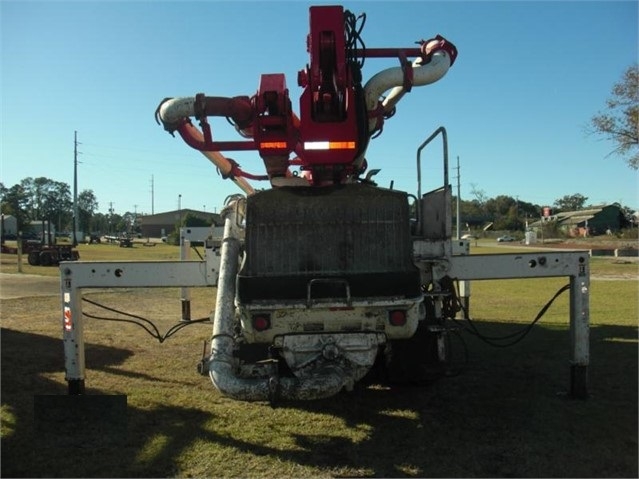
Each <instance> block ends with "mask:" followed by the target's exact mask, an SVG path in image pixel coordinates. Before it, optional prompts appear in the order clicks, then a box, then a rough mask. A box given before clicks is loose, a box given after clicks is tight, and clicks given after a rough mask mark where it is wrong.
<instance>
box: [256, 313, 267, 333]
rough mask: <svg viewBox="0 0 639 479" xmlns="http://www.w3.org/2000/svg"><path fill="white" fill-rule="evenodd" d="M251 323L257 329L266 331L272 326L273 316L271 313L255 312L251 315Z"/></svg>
mask: <svg viewBox="0 0 639 479" xmlns="http://www.w3.org/2000/svg"><path fill="white" fill-rule="evenodd" d="M251 323H252V324H253V328H254V329H255V330H256V331H266V330H267V329H268V328H270V327H271V316H270V315H269V314H255V315H253V316H252V317H251Z"/></svg>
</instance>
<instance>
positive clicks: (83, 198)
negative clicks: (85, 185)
mask: <svg viewBox="0 0 639 479" xmlns="http://www.w3.org/2000/svg"><path fill="white" fill-rule="evenodd" d="M97 209H98V200H97V198H96V197H95V194H94V193H93V190H82V191H81V192H80V194H78V216H79V218H78V230H80V231H84V232H86V233H90V232H91V231H93V229H92V225H91V219H92V218H93V215H94V214H95V211H96V210H97Z"/></svg>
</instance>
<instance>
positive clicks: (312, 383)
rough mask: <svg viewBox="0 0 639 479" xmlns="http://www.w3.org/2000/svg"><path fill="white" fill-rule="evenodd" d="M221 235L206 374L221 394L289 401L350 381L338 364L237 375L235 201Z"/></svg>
mask: <svg viewBox="0 0 639 479" xmlns="http://www.w3.org/2000/svg"><path fill="white" fill-rule="evenodd" d="M222 214H223V215H224V216H225V220H224V238H223V240H222V247H221V249H220V254H221V258H220V274H219V280H218V285H217V299H216V305H215V314H214V317H213V337H212V339H211V357H210V359H209V376H210V378H211V381H212V382H213V385H214V386H215V387H216V388H217V389H218V390H219V391H220V392H221V393H222V394H224V395H226V396H228V397H231V398H234V399H239V400H242V401H272V400H274V399H275V398H276V397H281V398H283V399H288V400H298V399H303V400H307V399H320V398H325V397H330V396H333V395H335V394H337V393H338V392H339V391H340V390H341V389H342V388H343V387H345V386H350V385H352V384H351V382H352V380H351V379H350V378H349V377H347V375H346V374H345V373H344V372H343V371H342V370H341V369H340V368H339V367H337V366H335V367H331V368H330V369H329V368H324V369H323V370H321V371H319V372H318V374H317V375H315V376H311V377H309V378H304V379H299V378H289V377H286V378H278V377H277V376H276V375H273V376H271V377H257V378H253V377H251V378H244V377H240V376H239V374H238V371H239V364H238V362H237V359H236V358H235V357H234V355H233V351H234V349H235V339H234V337H235V331H234V318H235V284H236V283H235V282H236V276H237V273H238V268H239V254H240V240H239V234H240V230H241V228H240V226H239V224H240V222H241V217H240V216H241V215H240V212H239V205H238V203H237V200H236V201H234V202H232V203H231V204H230V205H229V206H227V207H226V208H225V210H224V211H223V212H222Z"/></svg>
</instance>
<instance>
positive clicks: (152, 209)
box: [151, 175, 155, 214]
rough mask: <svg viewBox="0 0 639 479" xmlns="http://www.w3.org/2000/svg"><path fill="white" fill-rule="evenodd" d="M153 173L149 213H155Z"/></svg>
mask: <svg viewBox="0 0 639 479" xmlns="http://www.w3.org/2000/svg"><path fill="white" fill-rule="evenodd" d="M153 194H154V192H153V175H151V214H155V209H154V207H153Z"/></svg>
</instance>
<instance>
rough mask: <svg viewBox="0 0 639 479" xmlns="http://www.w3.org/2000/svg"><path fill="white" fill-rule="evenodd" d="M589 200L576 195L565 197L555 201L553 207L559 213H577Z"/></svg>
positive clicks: (578, 194)
mask: <svg viewBox="0 0 639 479" xmlns="http://www.w3.org/2000/svg"><path fill="white" fill-rule="evenodd" d="M587 200H588V197H587V196H584V195H582V194H580V193H575V194H574V195H565V196H563V197H561V198H559V199H557V200H555V203H554V204H553V206H554V207H555V209H557V210H559V211H577V210H580V209H582V208H583V207H584V205H585V204H586V201H587Z"/></svg>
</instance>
